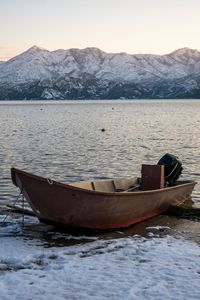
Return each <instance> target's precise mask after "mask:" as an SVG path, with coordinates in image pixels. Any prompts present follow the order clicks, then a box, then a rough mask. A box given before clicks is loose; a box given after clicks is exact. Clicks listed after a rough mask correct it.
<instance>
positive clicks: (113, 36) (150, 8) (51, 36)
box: [0, 0, 200, 60]
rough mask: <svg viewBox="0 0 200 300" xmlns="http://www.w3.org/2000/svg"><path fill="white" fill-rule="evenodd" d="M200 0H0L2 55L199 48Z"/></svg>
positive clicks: (0, 51) (6, 56)
mask: <svg viewBox="0 0 200 300" xmlns="http://www.w3.org/2000/svg"><path fill="white" fill-rule="evenodd" d="M199 15H200V0H0V60H7V59H9V58H11V57H13V56H15V55H16V54H18V53H21V52H23V51H26V50H27V49H28V48H30V47H32V46H33V45H38V46H40V47H43V48H45V49H48V50H56V49H61V48H62V49H69V48H81V49H83V48H86V47H97V48H100V49H101V50H104V51H106V52H127V53H130V54H136V53H152V54H166V53H170V52H172V51H174V50H176V49H180V48H183V47H189V48H192V49H198V50H200V39H199V36H200V17H199Z"/></svg>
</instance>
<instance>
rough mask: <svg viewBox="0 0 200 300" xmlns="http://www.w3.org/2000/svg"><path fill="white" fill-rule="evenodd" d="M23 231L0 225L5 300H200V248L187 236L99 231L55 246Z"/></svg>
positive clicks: (0, 285) (1, 283)
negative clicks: (103, 235)
mask: <svg viewBox="0 0 200 300" xmlns="http://www.w3.org/2000/svg"><path fill="white" fill-rule="evenodd" d="M155 229H156V228H155V227H152V230H154V231H155ZM19 230H20V226H19V225H15V227H13V225H10V226H9V225H7V226H0V299H1V300H10V299H12V300H15V299H24V300H28V299H30V300H32V299H35V300H37V299H38V300H43V299H45V300H46V299H51V300H59V299H69V300H71V299H73V300H75V299H87V300H88V299H100V300H103V299H120V300H121V299H145V300H146V299H153V300H155V299H159V300H160V299H174V300H177V299H181V300H183V299H200V247H199V245H198V244H196V243H194V242H191V241H187V240H184V239H183V238H182V237H177V238H174V237H171V236H168V235H167V236H165V237H156V236H157V235H154V234H153V232H152V235H151V237H149V238H145V237H141V236H133V237H123V238H121V239H108V240H106V239H97V238H96V236H95V235H94V236H93V237H92V236H90V238H89V242H87V243H81V244H79V245H74V246H72V245H71V246H68V247H66V246H64V247H58V246H57V247H51V248H50V247H47V245H46V244H44V241H42V239H37V238H30V237H27V236H25V235H24V236H23V235H21V236H20V235H16V236H15V235H14V231H16V232H17V231H19ZM159 230H160V227H159V228H158V231H159ZM148 231H149V232H151V228H150V227H149V228H148ZM55 234H56V233H55ZM59 235H61V233H58V236H59ZM66 236H68V235H67V234H66ZM68 237H69V238H70V237H71V238H73V236H72V235H69V236H68ZM76 238H77V237H76ZM82 238H84V237H81V236H80V239H81V240H82Z"/></svg>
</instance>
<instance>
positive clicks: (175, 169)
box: [158, 153, 183, 184]
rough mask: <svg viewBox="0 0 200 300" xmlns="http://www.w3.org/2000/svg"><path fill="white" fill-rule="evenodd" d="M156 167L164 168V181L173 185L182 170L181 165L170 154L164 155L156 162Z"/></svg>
mask: <svg viewBox="0 0 200 300" xmlns="http://www.w3.org/2000/svg"><path fill="white" fill-rule="evenodd" d="M158 165H164V166H165V181H166V182H167V183H168V184H173V183H175V182H176V180H177V179H178V178H179V176H180V175H181V172H182V170H183V168H182V163H181V162H180V161H179V160H178V158H177V157H176V156H174V155H172V154H169V153H166V154H165V155H164V156H163V157H161V159H160V160H159V162H158Z"/></svg>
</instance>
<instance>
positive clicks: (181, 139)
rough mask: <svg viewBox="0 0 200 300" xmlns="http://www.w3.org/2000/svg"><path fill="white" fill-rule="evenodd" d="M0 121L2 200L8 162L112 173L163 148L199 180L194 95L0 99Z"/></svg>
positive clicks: (48, 170)
mask: <svg viewBox="0 0 200 300" xmlns="http://www.w3.org/2000/svg"><path fill="white" fill-rule="evenodd" d="M0 128H1V131H0V170H1V178H0V185H1V201H10V200H12V198H13V197H14V195H15V194H16V188H15V187H13V186H12V183H11V181H10V167H11V166H14V167H18V168H22V169H24V170H27V171H30V172H33V173H36V174H40V175H42V176H45V177H50V178H53V179H55V180H59V181H62V182H69V181H78V180H84V179H91V178H93V179H95V178H112V177H117V178H118V177H124V176H138V175H140V169H141V164H142V163H153V164H156V163H157V161H158V160H159V158H160V157H161V156H163V155H164V154H165V153H166V152H169V153H172V154H175V155H176V156H178V157H179V159H180V160H181V161H182V163H183V167H184V170H183V178H188V179H194V180H196V181H197V182H198V181H199V180H200V169H199V165H200V151H199V149H200V134H199V129H200V101H198V100H162V101H161V100H120V101H116V100H115V101H101V100H98V101H50V102H47V101H44V102H41V101H29V102H25V101H21V102H20V101H15V102H5V101H4V102H3V101H1V102H0ZM103 128H104V129H105V131H104V132H102V131H101V129H103ZM193 198H194V201H195V202H196V203H198V202H200V189H199V188H198V186H197V187H196V191H195V192H194V195H193Z"/></svg>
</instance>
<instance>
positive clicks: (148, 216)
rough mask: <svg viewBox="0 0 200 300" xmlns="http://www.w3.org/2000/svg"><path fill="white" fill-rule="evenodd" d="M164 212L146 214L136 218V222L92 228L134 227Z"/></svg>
mask: <svg viewBox="0 0 200 300" xmlns="http://www.w3.org/2000/svg"><path fill="white" fill-rule="evenodd" d="M162 212H163V211H160V212H153V213H149V214H146V215H144V216H142V217H139V218H136V219H134V220H131V221H125V222H122V223H113V224H100V225H94V226H92V228H96V229H114V228H124V227H128V226H131V225H133V224H136V223H140V222H142V221H145V220H148V219H151V218H153V217H156V216H159V215H160V214H161V213H162Z"/></svg>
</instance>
